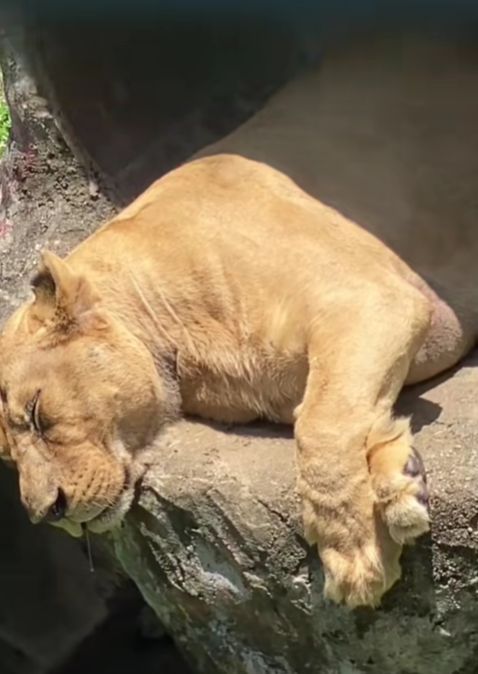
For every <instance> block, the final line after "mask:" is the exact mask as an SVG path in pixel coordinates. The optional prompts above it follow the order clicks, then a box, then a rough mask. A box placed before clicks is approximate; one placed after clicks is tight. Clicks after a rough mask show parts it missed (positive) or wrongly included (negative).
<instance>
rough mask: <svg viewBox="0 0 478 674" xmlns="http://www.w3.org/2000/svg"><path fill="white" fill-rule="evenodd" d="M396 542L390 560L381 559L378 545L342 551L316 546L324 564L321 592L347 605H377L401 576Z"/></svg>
mask: <svg viewBox="0 0 478 674" xmlns="http://www.w3.org/2000/svg"><path fill="white" fill-rule="evenodd" d="M400 550H401V548H400V546H397V547H396V551H395V552H396V554H395V556H394V559H393V561H392V560H390V559H389V560H384V559H383V557H382V555H381V551H380V549H378V548H377V547H376V546H375V545H373V544H369V545H365V546H364V547H361V548H357V549H355V550H353V551H350V552H347V554H344V553H342V552H338V551H337V550H333V549H322V550H319V554H320V557H321V559H322V563H323V565H324V575H325V585H324V596H325V598H326V599H330V600H332V601H334V602H336V603H344V604H345V605H346V606H348V607H349V608H356V607H357V606H370V607H373V608H375V607H377V606H378V605H379V604H380V601H381V599H382V597H383V595H384V594H385V593H386V592H387V591H388V590H389V589H390V588H391V587H392V585H394V584H395V583H396V582H397V580H399V579H400V576H401V568H400V563H399V557H400Z"/></svg>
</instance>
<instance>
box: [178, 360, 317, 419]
mask: <svg viewBox="0 0 478 674" xmlns="http://www.w3.org/2000/svg"><path fill="white" fill-rule="evenodd" d="M284 361H286V362H284ZM232 362H234V364H235V365H234V368H224V370H223V371H222V372H218V370H217V368H216V369H210V368H208V367H204V366H202V367H198V366H196V367H195V368H192V367H188V368H183V369H182V372H181V368H180V372H179V375H180V389H181V399H182V404H183V412H184V413H185V414H188V415H192V416H198V417H201V418H203V419H211V420H214V421H218V422H222V423H248V422H251V421H255V420H258V419H267V420H269V421H273V422H276V423H283V424H292V423H293V421H294V410H295V408H296V407H297V405H299V404H300V402H301V401H302V398H303V395H304V391H305V385H306V381H307V374H308V363H307V358H306V357H305V354H304V356H303V357H298V358H297V359H294V360H292V361H290V360H288V361H287V359H284V358H281V357H278V358H277V360H276V361H275V362H274V361H272V360H269V359H268V360H267V361H265V360H264V361H263V362H260V363H256V364H255V368H251V363H250V361H249V362H248V360H247V359H243V360H242V362H241V361H240V359H238V358H237V355H236V354H231V363H232ZM232 370H234V371H232Z"/></svg>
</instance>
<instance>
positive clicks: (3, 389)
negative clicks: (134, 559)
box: [0, 252, 176, 535]
mask: <svg viewBox="0 0 478 674" xmlns="http://www.w3.org/2000/svg"><path fill="white" fill-rule="evenodd" d="M32 288H33V291H34V299H33V300H32V301H31V302H29V303H27V304H25V305H23V306H22V307H21V308H20V309H19V310H18V311H17V312H16V313H15V314H14V315H13V316H12V317H11V318H10V320H9V321H8V322H7V325H6V327H5V331H4V333H3V335H2V336H1V338H0V398H1V410H0V412H1V415H0V443H1V446H2V450H1V453H2V455H3V457H4V458H7V459H9V460H11V461H13V462H14V463H15V464H16V466H17V468H18V472H19V481H20V493H21V499H22V502H23V504H24V506H25V507H26V509H27V511H28V513H29V515H30V518H31V520H32V521H33V522H39V521H41V520H44V521H49V522H51V523H56V524H57V525H59V526H63V527H64V528H65V529H67V530H68V531H69V532H70V533H71V534H72V535H80V533H81V530H82V528H83V527H85V526H87V527H88V529H90V530H92V531H96V532H100V531H104V530H105V529H107V528H109V527H111V526H112V525H113V524H116V523H117V522H118V521H120V520H121V519H122V517H123V516H124V514H125V513H126V511H127V510H128V508H129V507H130V505H131V502H132V500H133V496H134V489H135V484H136V483H137V481H138V479H139V478H140V477H141V476H142V473H143V472H144V469H145V467H146V465H147V461H148V453H149V455H150V454H151V447H152V444H153V443H154V441H155V440H156V439H157V437H158V435H159V434H160V431H161V429H162V427H163V425H164V423H165V422H167V421H169V420H170V419H171V418H172V416H173V415H174V413H175V412H176V404H175V397H174V390H173V388H170V386H169V379H168V377H167V376H166V375H164V374H162V375H161V376H160V374H159V373H158V365H157V363H155V361H154V359H153V357H152V355H151V353H150V352H149V350H148V349H147V348H146V347H145V345H144V344H143V343H142V342H141V341H140V340H139V339H138V338H137V337H135V336H134V335H133V334H132V333H131V332H130V331H129V330H128V329H127V327H125V326H124V325H123V323H122V322H121V321H120V320H118V318H117V317H116V316H115V314H114V313H112V312H111V310H108V309H107V308H106V307H105V306H104V305H103V303H102V301H101V296H100V295H99V294H98V292H97V291H96V290H95V288H94V287H93V285H92V283H91V282H90V281H89V280H88V278H87V277H86V276H85V275H82V274H79V273H77V272H75V271H73V269H72V268H71V267H70V266H69V265H68V264H67V263H66V262H65V261H64V260H61V259H60V258H58V257H56V256H55V255H53V254H52V253H49V252H45V253H43V263H42V265H41V266H40V269H39V271H38V273H37V275H36V276H35V277H34V279H33V281H32Z"/></svg>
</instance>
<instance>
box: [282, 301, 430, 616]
mask: <svg viewBox="0 0 478 674" xmlns="http://www.w3.org/2000/svg"><path fill="white" fill-rule="evenodd" d="M411 290H412V289H411ZM367 293H369V295H368V297H367V298H366V305H364V302H362V303H361V304H360V303H359V302H357V301H356V302H354V303H353V304H350V305H347V306H344V305H343V304H342V305H341V306H340V307H338V308H334V309H332V310H330V311H328V312H327V315H326V316H323V315H322V316H321V318H320V321H316V322H315V323H314V326H313V328H312V329H311V332H310V337H309V341H308V352H309V376H308V381H307V386H306V391H305V394H304V399H303V402H302V404H301V405H300V406H299V408H298V410H297V413H296V424H295V436H296V441H297V447H298V469H299V475H298V486H299V491H300V494H301V497H302V502H303V521H304V531H305V536H306V539H307V540H308V542H309V543H311V544H312V543H316V544H317V546H318V550H319V554H320V557H321V559H322V562H323V566H324V573H325V590H324V592H325V595H326V596H327V597H329V598H331V599H333V600H335V601H338V602H340V601H345V602H346V603H347V604H348V605H349V606H358V605H371V606H374V605H377V604H378V603H379V602H380V599H381V597H382V595H383V594H384V593H385V592H386V591H387V590H388V589H389V588H390V587H391V586H392V585H393V584H394V583H395V582H396V581H397V580H398V578H399V577H400V563H399V558H400V554H401V549H402V545H401V544H402V543H403V542H404V540H405V539H408V538H409V537H410V536H408V534H410V535H411V537H413V536H416V535H418V534H419V533H423V532H424V531H425V530H426V528H428V515H427V512H426V508H425V509H423V506H422V505H421V504H419V503H418V502H417V501H416V499H417V497H419V496H420V493H419V491H417V492H415V491H414V490H413V489H412V486H411V484H410V483H408V482H407V483H406V484H405V483H404V482H403V481H402V480H401V479H400V478H401V477H403V478H404V479H405V480H408V479H409V478H408V477H407V476H406V475H404V471H406V464H407V461H408V457H409V456H410V452H411V448H410V444H409V436H408V428H407V427H406V426H404V421H403V420H401V419H400V420H394V419H393V417H392V406H393V404H394V403H395V400H396V398H397V396H398V394H399V392H400V390H401V388H402V385H403V383H404V380H405V378H406V375H407V372H408V370H409V367H410V364H411V362H412V360H413V358H414V356H415V354H416V352H417V350H418V348H419V347H420V345H421V343H422V341H423V340H424V338H425V336H426V333H427V330H428V325H429V320H430V310H429V307H428V304H427V302H426V300H425V298H422V296H421V295H419V294H416V295H415V293H414V292H411V291H410V292H406V291H405V290H404V292H403V294H401V293H400V292H397V293H396V294H393V295H392V296H391V297H390V295H389V293H388V292H381V290H380V289H377V290H376V292H375V297H372V296H371V295H370V290H369V289H367ZM402 295H403V296H402ZM404 431H407V432H404ZM369 438H371V439H373V442H374V445H373V446H372V447H371V451H370V452H368V450H369V447H370V445H369ZM397 475H398V477H397ZM385 478H386V479H385ZM410 479H412V480H413V479H414V478H413V477H410ZM384 485H386V488H385V491H386V498H385V500H384V495H385V491H384V492H382V491H381V488H382V487H383V486H384ZM375 490H377V491H375ZM387 490H388V491H387ZM416 503H418V505H419V506H420V507H419V509H417V508H416V507H415V504H416ZM404 530H406V533H407V535H406V536H405V535H403V533H404Z"/></svg>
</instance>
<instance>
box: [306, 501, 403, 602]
mask: <svg viewBox="0 0 478 674" xmlns="http://www.w3.org/2000/svg"><path fill="white" fill-rule="evenodd" d="M302 503H303V523H304V535H305V538H306V540H307V542H308V543H309V544H310V545H313V544H317V547H318V551H319V556H320V558H321V561H322V564H323V567H324V575H325V586H324V596H325V597H326V598H327V599H330V600H332V601H334V602H337V603H345V604H346V605H347V606H349V607H350V608H355V607H357V606H371V607H375V606H378V604H380V600H381V599H382V596H383V595H384V594H385V592H387V591H388V590H389V589H390V588H391V587H392V586H393V585H394V584H395V583H396V582H397V580H399V579H400V576H401V567H400V555H401V552H402V546H401V545H400V544H398V543H397V542H395V541H394V540H393V539H392V538H391V536H390V533H389V531H388V530H387V528H386V526H385V524H384V522H383V521H382V519H381V517H380V513H379V512H376V511H374V508H373V505H372V504H370V505H371V510H372V513H373V515H372V516H371V520H370V521H367V520H368V518H366V520H364V521H360V520H359V519H358V518H357V513H356V512H355V516H354V517H353V518H351V519H348V518H347V517H344V518H343V519H342V518H340V517H339V516H338V514H335V515H334V516H332V514H331V513H329V515H331V516H330V517H329V518H327V520H325V519H323V518H320V519H319V518H318V516H317V513H318V512H320V509H318V507H317V505H316V504H314V503H312V502H311V501H310V500H308V499H303V502H302ZM351 512H354V510H352V511H351ZM360 531H361V532H362V533H361V534H359V533H358V532H360Z"/></svg>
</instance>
